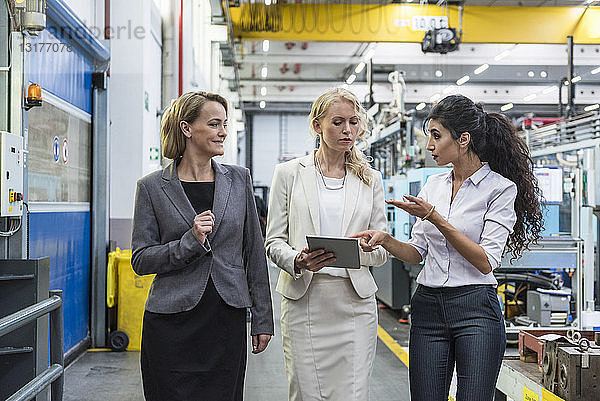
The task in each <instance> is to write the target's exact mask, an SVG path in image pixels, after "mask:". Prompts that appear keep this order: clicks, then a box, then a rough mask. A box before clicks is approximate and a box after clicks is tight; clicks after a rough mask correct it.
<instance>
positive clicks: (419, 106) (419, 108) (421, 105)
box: [415, 102, 426, 110]
mask: <svg viewBox="0 0 600 401" xmlns="http://www.w3.org/2000/svg"><path fill="white" fill-rule="evenodd" d="M425 106H426V104H425V103H424V102H421V103H419V104H418V105H416V106H415V109H417V110H423V109H424V108H425Z"/></svg>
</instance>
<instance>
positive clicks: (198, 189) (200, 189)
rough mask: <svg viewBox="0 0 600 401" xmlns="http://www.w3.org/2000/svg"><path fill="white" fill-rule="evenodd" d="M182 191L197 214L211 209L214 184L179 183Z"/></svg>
mask: <svg viewBox="0 0 600 401" xmlns="http://www.w3.org/2000/svg"><path fill="white" fill-rule="evenodd" d="M181 185H182V186H183V190H184V191H185V194H186V196H187V197H188V199H189V200H190V203H191V204H192V207H193V208H194V210H195V211H196V213H197V214H200V213H202V212H204V211H206V210H211V209H212V207H213V199H214V195H215V182H214V181H213V182H197V181H181Z"/></svg>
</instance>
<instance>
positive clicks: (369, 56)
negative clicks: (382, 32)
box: [363, 47, 375, 60]
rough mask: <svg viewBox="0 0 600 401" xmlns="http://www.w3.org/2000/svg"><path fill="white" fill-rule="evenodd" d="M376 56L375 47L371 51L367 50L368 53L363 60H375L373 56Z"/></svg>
mask: <svg viewBox="0 0 600 401" xmlns="http://www.w3.org/2000/svg"><path fill="white" fill-rule="evenodd" d="M374 55H375V47H371V48H370V49H369V50H367V52H366V53H365V55H364V57H363V60H370V59H372V58H373V56H374Z"/></svg>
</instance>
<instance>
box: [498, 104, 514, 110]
mask: <svg viewBox="0 0 600 401" xmlns="http://www.w3.org/2000/svg"><path fill="white" fill-rule="evenodd" d="M513 107H515V105H514V104H512V103H506V104H505V105H504V106H502V107H500V110H502V111H506V110H510V109H512V108H513Z"/></svg>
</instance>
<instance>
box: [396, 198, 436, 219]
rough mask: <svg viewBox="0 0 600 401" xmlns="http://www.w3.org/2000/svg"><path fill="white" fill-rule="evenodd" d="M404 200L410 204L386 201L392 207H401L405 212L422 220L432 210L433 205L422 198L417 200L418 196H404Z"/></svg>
mask: <svg viewBox="0 0 600 401" xmlns="http://www.w3.org/2000/svg"><path fill="white" fill-rule="evenodd" d="M403 198H404V199H405V200H406V201H408V202H403V201H398V200H393V199H391V200H386V201H385V203H389V204H390V205H394V206H396V207H399V208H400V209H402V210H404V211H405V212H407V213H409V214H411V215H413V216H415V217H420V218H423V217H424V216H426V215H427V213H429V211H430V210H431V205H430V204H429V203H427V202H426V201H424V200H423V199H421V198H417V197H416V196H410V195H404V196H403Z"/></svg>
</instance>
